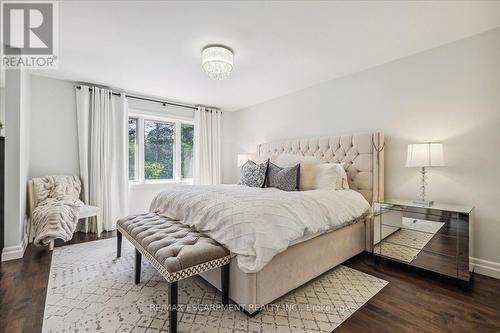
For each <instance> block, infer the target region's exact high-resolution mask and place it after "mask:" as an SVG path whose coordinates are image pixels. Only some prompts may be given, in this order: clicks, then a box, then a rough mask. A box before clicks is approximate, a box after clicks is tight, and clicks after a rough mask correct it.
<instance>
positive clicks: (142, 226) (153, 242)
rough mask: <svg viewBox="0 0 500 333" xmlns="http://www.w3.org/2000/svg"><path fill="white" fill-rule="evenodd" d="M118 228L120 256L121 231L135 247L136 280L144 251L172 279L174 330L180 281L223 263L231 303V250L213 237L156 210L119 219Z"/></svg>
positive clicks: (224, 285) (226, 293) (225, 291)
mask: <svg viewBox="0 0 500 333" xmlns="http://www.w3.org/2000/svg"><path fill="white" fill-rule="evenodd" d="M117 229H118V231H117V235H118V237H117V253H116V255H117V257H120V256H121V248H122V245H121V243H122V235H123V236H125V238H127V239H128V240H129V241H130V242H131V243H132V244H133V245H134V247H135V283H136V284H138V283H140V279H141V278H140V276H141V258H142V255H144V256H145V257H146V258H147V259H148V260H149V262H150V263H151V264H152V265H153V266H154V267H155V268H156V270H157V271H158V272H159V273H160V274H161V275H162V276H163V277H164V278H165V280H167V282H168V283H169V313H170V318H169V320H170V332H171V333H172V332H176V331H177V281H179V280H182V279H185V278H188V277H190V276H193V275H198V274H200V273H202V272H205V271H208V270H211V269H214V268H217V267H221V282H222V284H221V285H222V288H221V289H222V302H223V304H224V305H227V304H228V303H229V262H230V255H229V251H228V250H227V249H226V248H224V247H223V246H222V245H220V244H219V243H217V242H216V241H214V240H213V239H211V238H210V237H207V236H205V235H203V234H201V233H199V232H197V231H196V230H194V229H192V228H191V227H189V226H187V225H184V224H182V223H180V222H178V221H173V220H170V219H168V218H165V217H163V216H160V215H157V214H154V213H147V214H138V215H130V216H127V217H125V218H123V219H120V220H118V222H117Z"/></svg>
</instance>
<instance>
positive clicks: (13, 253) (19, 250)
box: [2, 237, 28, 261]
mask: <svg viewBox="0 0 500 333" xmlns="http://www.w3.org/2000/svg"><path fill="white" fill-rule="evenodd" d="M27 245H28V237H23V241H22V242H21V244H19V245H15V246H9V247H6V248H4V249H3V251H2V261H8V260H14V259H21V258H22V257H23V256H24V251H25V250H26V246H27Z"/></svg>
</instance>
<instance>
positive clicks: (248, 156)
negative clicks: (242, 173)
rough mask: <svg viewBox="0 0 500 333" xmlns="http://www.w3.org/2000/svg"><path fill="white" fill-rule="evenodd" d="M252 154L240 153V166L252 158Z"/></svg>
mask: <svg viewBox="0 0 500 333" xmlns="http://www.w3.org/2000/svg"><path fill="white" fill-rule="evenodd" d="M252 157H253V155H252V154H238V168H241V167H242V166H243V164H245V163H246V162H247V161H248V160H250V159H252Z"/></svg>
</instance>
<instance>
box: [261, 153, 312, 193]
mask: <svg viewBox="0 0 500 333" xmlns="http://www.w3.org/2000/svg"><path fill="white" fill-rule="evenodd" d="M271 162H273V163H274V164H276V165H277V166H279V167H280V168H289V167H293V166H295V165H297V164H300V179H299V189H300V190H301V191H308V190H314V189H315V187H316V175H317V173H318V165H319V161H318V160H317V159H316V157H313V156H300V155H293V154H280V155H277V156H275V157H273V158H271Z"/></svg>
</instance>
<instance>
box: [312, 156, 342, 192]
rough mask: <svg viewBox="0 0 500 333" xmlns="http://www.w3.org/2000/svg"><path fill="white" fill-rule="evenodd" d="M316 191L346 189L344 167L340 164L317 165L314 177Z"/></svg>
mask: <svg viewBox="0 0 500 333" xmlns="http://www.w3.org/2000/svg"><path fill="white" fill-rule="evenodd" d="M315 188H316V189H317V190H343V189H348V188H349V184H348V182H347V173H346V172H345V169H344V165H343V164H340V163H324V164H320V165H318V173H317V175H316V185H315Z"/></svg>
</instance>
